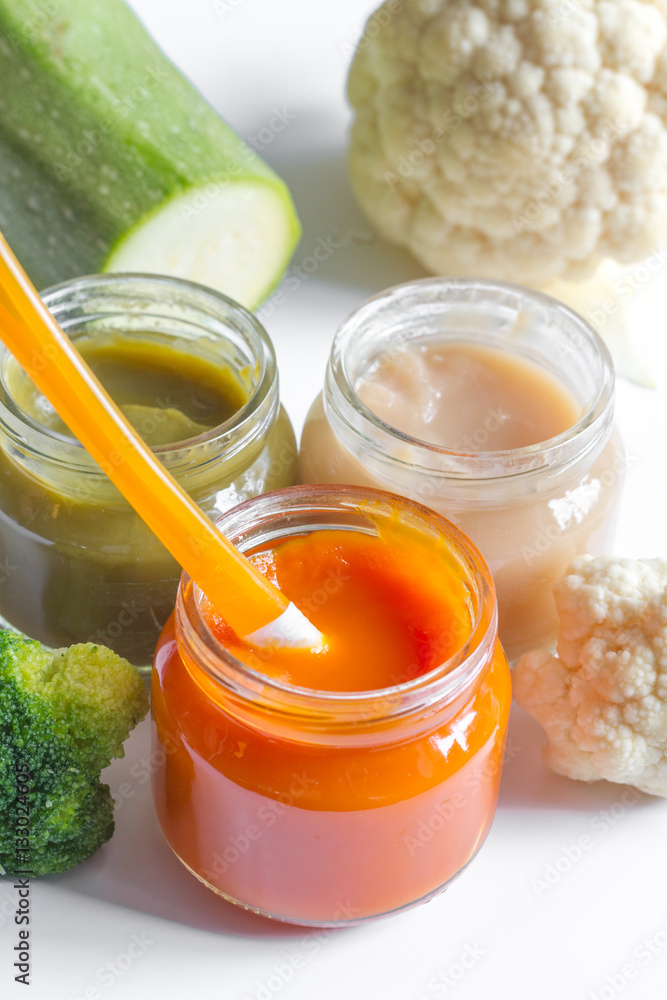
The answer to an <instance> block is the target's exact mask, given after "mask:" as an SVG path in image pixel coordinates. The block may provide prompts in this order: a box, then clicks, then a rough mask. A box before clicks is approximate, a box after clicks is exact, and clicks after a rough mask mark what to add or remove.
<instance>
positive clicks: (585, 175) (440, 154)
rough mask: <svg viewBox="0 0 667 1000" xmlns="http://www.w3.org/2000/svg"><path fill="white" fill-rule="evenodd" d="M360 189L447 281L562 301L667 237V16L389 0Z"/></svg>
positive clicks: (391, 228) (364, 62) (376, 22)
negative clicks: (512, 286) (561, 285)
mask: <svg viewBox="0 0 667 1000" xmlns="http://www.w3.org/2000/svg"><path fill="white" fill-rule="evenodd" d="M348 92H349V98H350V101H351V103H352V105H353V108H354V110H355V112H356V120H355V122H354V125H353V128H352V133H351V144H350V154H349V159H350V172H351V178H352V182H353V186H354V188H355V191H356V194H357V196H358V198H359V200H360V202H361V205H362V206H363V208H364V209H365V211H366V212H367V214H368V216H369V217H370V219H371V221H372V222H373V223H374V225H375V226H376V227H377V229H378V230H379V231H380V233H381V234H382V235H384V236H385V237H386V238H387V239H389V240H391V241H393V242H395V243H398V244H401V245H404V246H406V247H407V248H408V249H409V250H411V251H412V253H413V254H414V255H415V256H416V257H417V258H418V259H419V260H420V261H421V262H422V263H423V264H424V266H425V267H426V268H427V269H429V270H431V271H433V272H435V273H441V274H463V275H479V276H486V277H491V278H500V279H504V280H510V281H518V282H521V283H524V284H531V285H540V286H543V285H546V284H547V283H548V282H550V281H552V280H556V279H563V280H572V279H574V280H579V279H581V278H582V277H585V276H587V275H589V274H591V273H592V272H593V271H594V269H595V268H596V267H597V265H598V263H599V262H601V261H602V260H603V259H607V258H611V259H614V260H616V261H620V262H630V261H636V260H638V259H640V258H643V257H645V256H647V255H649V254H651V253H652V252H654V251H655V249H656V247H657V246H658V245H659V243H660V241H661V239H663V238H664V237H665V233H666V232H667V0H400V2H399V0H388V2H387V3H385V4H384V5H383V6H382V7H381V8H380V9H379V10H378V11H377V12H376V14H375V15H373V17H372V18H371V19H370V21H369V22H368V25H367V27H366V31H365V32H364V35H363V36H362V39H361V42H360V44H359V46H358V49H357V52H356V55H355V58H354V61H353V64H352V67H351V70H350V76H349V83H348Z"/></svg>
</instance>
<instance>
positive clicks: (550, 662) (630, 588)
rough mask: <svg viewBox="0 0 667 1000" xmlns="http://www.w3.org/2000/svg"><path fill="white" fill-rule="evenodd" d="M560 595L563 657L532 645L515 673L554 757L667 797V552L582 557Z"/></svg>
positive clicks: (586, 775) (562, 764)
mask: <svg viewBox="0 0 667 1000" xmlns="http://www.w3.org/2000/svg"><path fill="white" fill-rule="evenodd" d="M554 593H555V596H556V604H557V606H558V612H559V615H560V633H559V638H558V655H557V656H552V655H550V654H549V653H546V652H543V651H537V652H533V653H526V654H525V655H524V656H522V657H521V659H520V660H519V662H518V663H517V665H516V667H515V668H514V672H513V689H514V697H515V699H516V701H517V702H518V703H519V705H521V706H522V707H523V708H525V709H526V710H527V711H528V712H529V713H530V714H531V715H533V716H534V717H535V718H536V719H537V720H538V722H540V723H541V725H542V726H543V728H544V730H545V732H546V735H547V738H548V746H547V747H546V749H545V751H544V756H545V759H546V761H547V763H548V764H549V766H550V767H551V768H552V769H553V770H554V771H557V772H558V773H559V774H564V775H567V776H568V777H570V778H579V779H581V780H583V781H596V780H597V779H599V778H606V779H607V780H608V781H618V782H623V783H627V784H631V785H634V786H635V787H637V788H639V789H640V790H641V791H643V792H648V793H649V794H651V795H664V796H667V559H645V560H643V559H639V560H632V559H616V558H613V557H610V556H600V557H597V558H592V557H591V556H582V557H581V558H580V559H577V560H575V561H574V562H573V563H572V565H571V566H570V568H569V570H568V573H567V574H566V576H565V577H563V579H562V580H560V582H559V583H558V584H556V587H555V588H554Z"/></svg>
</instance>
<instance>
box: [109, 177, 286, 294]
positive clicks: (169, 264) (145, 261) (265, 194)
mask: <svg viewBox="0 0 667 1000" xmlns="http://www.w3.org/2000/svg"><path fill="white" fill-rule="evenodd" d="M300 234H301V228H300V225H299V220H298V218H297V215H296V211H295V209H294V205H293V203H292V200H291V198H290V196H289V193H288V192H287V189H286V188H284V187H282V186H280V185H278V184H276V185H273V184H265V183H261V182H258V181H254V180H253V181H250V180H239V181H234V182H232V183H227V184H226V185H225V186H224V187H222V188H221V186H220V184H216V183H215V182H211V183H210V184H208V185H206V186H203V187H201V188H198V189H192V190H189V191H186V192H185V193H183V194H180V195H178V196H177V197H175V198H173V199H171V201H169V202H167V204H165V205H163V206H161V207H160V208H159V209H158V210H157V211H156V212H153V213H152V214H151V215H150V216H148V217H147V218H146V219H144V220H142V221H141V222H140V223H139V224H138V225H137V226H135V228H134V229H133V230H132V231H131V232H130V233H128V235H127V236H126V237H125V238H124V239H123V240H122V241H121V242H120V243H119V244H118V245H117V246H116V247H115V248H114V250H113V252H112V254H111V256H110V257H109V259H108V260H107V262H106V265H105V267H104V270H105V271H142V272H145V273H150V274H166V275H173V276H174V277H177V278H186V279H187V280H189V281H195V282H197V283H198V284H200V285H207V286H208V287H209V288H214V289H215V290H216V291H219V292H222V293H223V294H224V295H227V296H229V298H231V299H234V300H235V301H236V302H240V303H241V305H243V306H245V307H246V309H255V308H256V307H257V306H259V305H260V304H261V303H262V302H263V301H264V299H265V298H266V297H267V295H269V293H270V292H271V291H272V290H273V289H274V288H275V287H276V285H277V284H278V283H279V281H280V279H281V278H282V276H283V274H284V272H285V270H286V268H287V266H288V264H289V261H290V259H291V256H292V253H293V252H294V248H295V247H296V244H297V242H298V240H299V237H300Z"/></svg>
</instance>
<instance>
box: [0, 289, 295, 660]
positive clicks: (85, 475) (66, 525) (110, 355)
mask: <svg viewBox="0 0 667 1000" xmlns="http://www.w3.org/2000/svg"><path fill="white" fill-rule="evenodd" d="M42 298H43V299H44V302H45V303H46V305H47V306H48V308H49V309H50V311H51V312H52V313H53V315H54V316H55V317H56V319H57V320H58V322H59V323H60V325H61V326H62V327H63V329H64V330H65V331H66V333H67V334H68V336H69V337H70V338H71V340H72V341H73V342H74V343H75V344H76V346H77V348H78V350H79V351H80V352H81V354H82V355H83V357H84V358H85V359H86V360H87V361H88V363H89V365H90V367H91V368H92V369H93V371H94V372H95V373H96V374H97V375H98V377H99V379H100V381H101V382H102V383H103V384H104V385H105V387H106V388H107V389H108V391H109V392H110V394H111V395H112V396H113V398H114V399H115V400H116V402H117V403H118V404H119V406H120V407H121V409H122V410H123V411H124V412H125V414H126V416H127V417H128V419H129V420H130V421H131V423H132V424H133V425H134V426H135V428H136V429H137V430H138V431H139V433H140V434H141V435H142V437H143V438H144V439H145V440H146V442H147V443H148V444H149V445H150V446H151V447H152V448H153V450H154V451H155V453H156V454H157V455H158V456H159V458H160V460H161V462H162V463H163V464H164V465H165V466H166V467H167V469H168V470H169V471H170V472H171V473H172V474H173V475H174V476H175V477H176V478H177V479H178V480H179V482H180V483H181V485H182V486H183V487H184V488H185V489H186V490H187V491H188V493H189V494H190V495H191V496H192V497H193V499H194V500H195V501H196V502H197V503H198V504H199V506H200V507H201V508H202V510H204V511H205V512H206V514H208V515H209V516H210V517H212V518H214V517H218V516H219V515H220V514H222V513H224V512H225V511H226V510H228V509H229V508H230V507H233V506H234V505H236V504H237V503H239V502H241V501H242V500H246V499H248V498H249V497H253V496H255V495H257V494H259V493H265V492H268V491H270V490H275V489H278V488H280V487H282V486H291V485H293V484H294V482H295V481H296V443H295V439H294V433H293V431H292V427H291V424H290V422H289V419H288V417H287V415H286V413H285V411H284V410H283V408H282V407H281V405H280V401H279V397H278V373H277V369H276V360H275V354H274V351H273V347H272V345H271V342H270V340H269V338H268V336H267V334H266V332H265V331H264V329H263V328H262V326H261V325H260V323H258V321H257V320H256V319H255V318H254V316H252V315H251V314H250V313H248V312H246V310H245V309H243V308H242V307H241V306H239V305H238V304H237V303H235V302H232V301H231V300H230V299H227V298H225V297H224V296H222V295H219V294H218V293H216V292H213V291H210V290H209V289H206V288H203V287H200V286H198V285H193V284H191V283H189V282H185V281H180V280H177V279H173V278H161V277H153V276H148V275H109V276H92V277H87V278H81V279H77V280H75V281H70V282H67V283H65V284H63V285H58V286H57V287H54V288H51V289H48V290H47V291H46V292H44V293H43V295H42ZM37 363H38V359H36V364H37ZM179 576H180V568H179V566H178V565H177V563H176V562H175V560H174V559H173V558H172V557H171V556H170V555H169V554H168V553H167V552H166V550H165V549H164V548H163V547H162V545H161V544H160V543H159V542H158V540H157V538H156V537H155V536H154V535H153V534H152V532H151V531H149V529H148V528H147V527H146V526H145V525H144V523H143V521H141V519H140V518H139V517H137V515H136V514H135V513H134V511H133V510H132V509H131V508H130V507H129V505H128V504H127V502H126V501H125V500H124V498H123V497H122V496H121V495H120V493H119V492H118V491H117V490H116V488H115V487H114V486H113V485H112V484H111V482H110V481H109V480H108V479H107V477H106V476H105V475H104V473H103V472H102V470H101V469H100V467H99V466H98V465H97V464H96V463H95V462H94V461H93V459H91V458H90V456H89V455H88V454H87V452H86V451H84V449H83V448H82V447H81V445H80V444H79V442H78V441H77V440H76V439H75V438H74V437H73V436H72V435H71V434H70V433H69V431H68V430H67V428H66V427H65V426H64V424H63V423H62V421H61V420H60V418H59V417H58V416H57V414H56V413H55V412H54V410H53V407H52V406H51V405H50V404H49V403H48V401H47V400H46V399H45V398H44V397H43V396H42V395H41V394H40V393H39V392H38V390H37V389H36V388H35V387H34V385H33V383H32V382H31V381H30V379H29V378H28V377H27V376H26V375H25V374H24V372H23V370H22V369H21V368H20V367H19V366H18V364H17V363H16V361H15V360H14V358H13V357H12V356H11V354H9V353H8V352H7V351H6V350H5V349H4V348H2V349H0V615H2V616H3V617H4V619H5V622H6V623H8V624H10V625H11V626H13V627H14V628H17V629H19V630H21V631H22V632H25V633H26V634H27V635H29V636H31V637H34V638H36V639H40V640H41V641H42V642H44V643H46V644H47V645H49V646H63V645H67V644H70V643H73V642H88V641H90V642H99V643H102V644H104V645H107V646H110V647H111V648H112V649H114V650H116V652H118V653H120V654H121V655H122V656H125V657H127V658H128V659H129V660H130V661H131V662H132V663H135V664H137V665H144V664H148V663H150V661H151V657H152V654H153V649H154V647H155V643H156V641H157V638H158V636H159V634H160V630H161V628H162V626H163V624H164V622H165V621H166V619H167V618H168V617H169V614H170V613H171V611H172V610H173V606H174V599H175V596H176V590H177V586H178V579H179Z"/></svg>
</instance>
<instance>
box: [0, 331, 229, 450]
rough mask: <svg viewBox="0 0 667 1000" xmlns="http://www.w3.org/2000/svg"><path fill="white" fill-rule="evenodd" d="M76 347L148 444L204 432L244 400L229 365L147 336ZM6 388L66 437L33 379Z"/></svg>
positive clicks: (29, 411)
mask: <svg viewBox="0 0 667 1000" xmlns="http://www.w3.org/2000/svg"><path fill="white" fill-rule="evenodd" d="M137 336H138V337H140V336H141V335H140V334H138V335H137ZM77 348H78V350H79V353H80V354H81V355H82V356H83V358H84V359H85V360H86V362H87V363H88V365H89V366H90V368H91V369H92V370H93V372H94V373H95V375H97V377H98V378H99V380H100V382H101V383H102V385H103V386H104V388H105V389H106V390H107V392H108V393H109V395H110V396H111V398H112V399H113V400H115V402H116V403H117V404H118V406H119V407H120V409H121V410H122V411H123V413H124V414H125V416H126V417H127V419H128V420H129V421H130V423H131V424H132V426H133V427H134V428H135V430H136V431H137V432H138V433H139V434H141V436H142V437H143V439H144V441H146V443H147V444H149V445H151V446H152V447H154V446H156V445H162V444H173V443H174V442H176V441H185V440H187V439H188V438H193V437H197V436H198V435H199V434H204V433H206V431H209V430H212V429H213V428H214V427H218V426H219V425H220V424H222V423H224V422H225V421H226V420H229V418H230V417H232V416H233V415H234V414H235V413H236V412H237V411H238V410H240V409H241V407H242V406H243V405H244V404H245V402H246V400H247V395H246V393H245V392H244V390H243V388H242V387H241V385H240V384H239V382H238V381H237V379H236V378H235V377H234V376H233V375H232V373H231V372H230V371H229V370H228V369H226V368H222V367H220V366H219V365H216V364H213V363H212V362H210V361H207V360H206V359H205V358H201V357H196V356H193V355H192V354H188V353H186V352H184V351H179V350H176V349H174V348H173V347H168V346H166V345H164V344H160V343H156V342H153V341H151V340H141V339H138V340H135V341H131V340H127V339H120V338H117V339H108V338H105V340H104V341H103V342H101V343H100V342H96V341H95V340H90V341H88V342H86V341H83V340H80V341H77ZM11 388H12V395H13V397H14V399H15V401H16V402H17V403H18V405H19V406H20V407H21V409H23V410H24V412H26V413H27V414H28V415H29V416H31V417H33V419H35V420H37V421H38V422H39V423H40V424H41V425H42V426H43V427H48V428H50V429H51V430H54V431H58V432H59V433H60V434H67V435H69V431H68V429H67V427H66V426H65V424H64V423H63V421H62V420H61V419H60V417H59V416H58V414H57V413H56V412H55V410H54V409H53V407H52V406H51V404H50V403H49V402H48V400H46V399H45V398H44V397H43V396H42V395H41V393H40V392H39V390H38V389H37V388H36V386H35V385H34V384H33V383H32V382H30V381H29V380H27V379H21V380H20V383H19V384H17V385H14V386H12V387H11Z"/></svg>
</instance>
